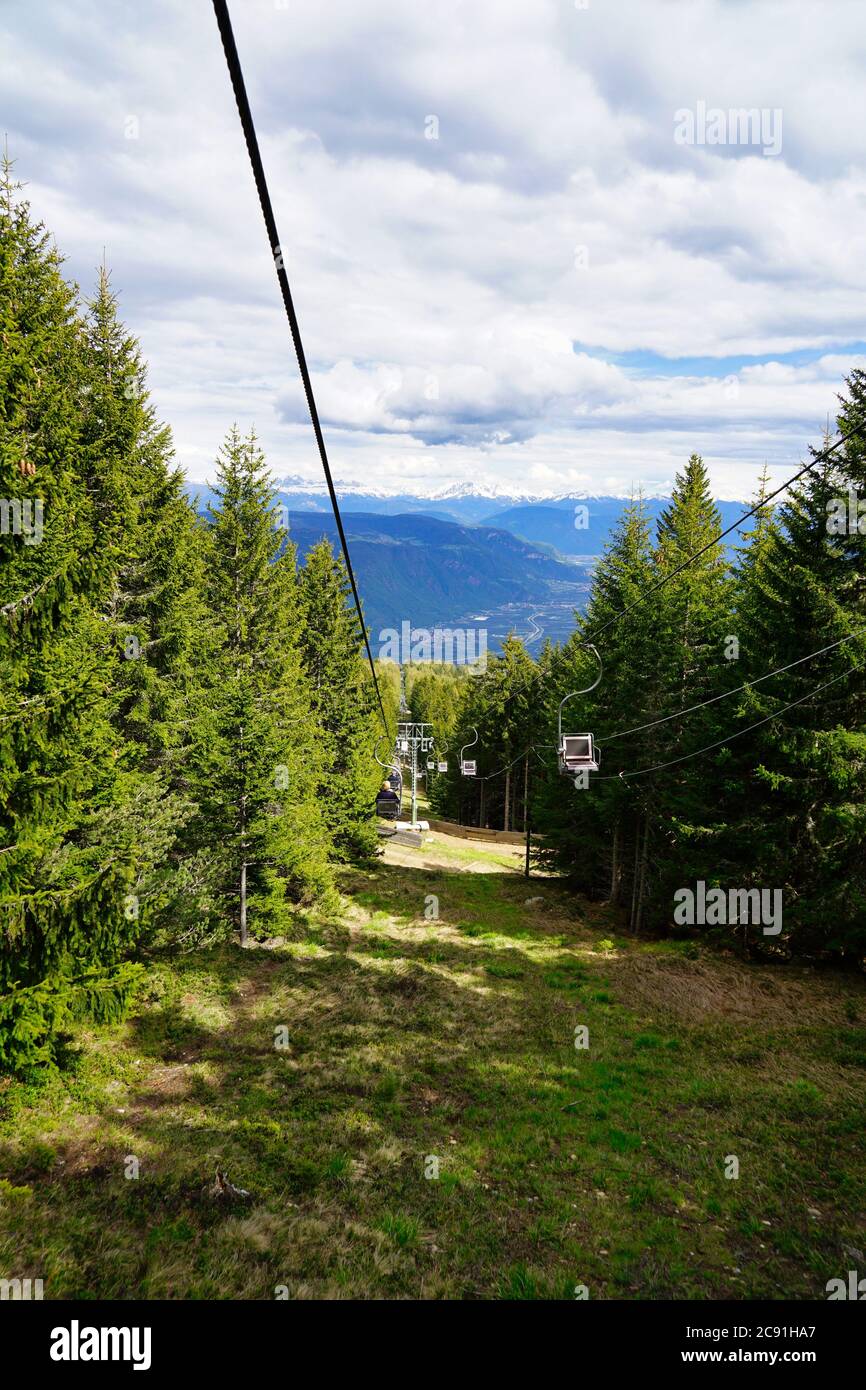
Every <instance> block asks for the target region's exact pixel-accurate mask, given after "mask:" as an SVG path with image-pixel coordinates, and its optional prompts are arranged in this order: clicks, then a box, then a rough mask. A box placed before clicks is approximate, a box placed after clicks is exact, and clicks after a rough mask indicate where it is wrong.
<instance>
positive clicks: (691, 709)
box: [596, 628, 866, 748]
mask: <svg viewBox="0 0 866 1390" xmlns="http://www.w3.org/2000/svg"><path fill="white" fill-rule="evenodd" d="M864 632H866V628H860V629H858V631H857V632H849V633H846V635H845V636H844V637H840V638H839V640H838V642H831V643H830V644H829V646H826V647H821V648H820V650H819V651H817V652H810V653H809V655H808V656H801V657H798V658H797V660H796V661H791V662H789V663H788V665H787V666H777V667H776V669H775V671H768V672H767V674H766V675H765V676H756V677H755V679H754V680H751V681H746V682H745V683H744V684H743V685H737V686H734V689H733V690H723V691H722V693H721V695H713V697H712V698H711V699H709V700H702V701H701V703H700V704H698V705H689V706H688V708H687V709H678V710H675V711H674V713H673V714H666V715H664V716H663V718H661V719H652V720H650V722H649V723H648V724H636V725H635V726H634V728H633V729H623V730H621V732H620V733H618V734H610V735H609V736H608V737H607V738H600V739H597V740H596V742H597V743H598V745H599V747H600V748H603V747H604V746H605V745H606V744H608V743H613V741H614V739H617V738H625V737H626V736H627V735H628V734H639V733H642V732H643V730H644V729H655V728H656V727H657V726H658V725H659V724H667V723H669V721H670V720H671V719H679V718H681V717H682V716H683V715H686V714H693V713H694V712H695V710H698V709H706V707H707V705H713V704H715V703H716V701H717V700H726V699H727V698H728V696H729V695H738V694H739V692H740V691H741V690H750V689H751V688H752V686H753V685H760V684H761V682H762V681H768V680H769V679H770V678H771V676H780V675H782V673H783V672H784V671H792V670H793V669H794V667H795V666H802V664H803V662H804V661H813V660H814V659H815V657H816V656H823V655H824V653H825V652H832V651H833V650H835V648H836V647H841V646H842V644H843V642H850V641H851V639H852V638H853V637H860V636H861V635H862V634H863V633H864ZM846 674H847V673H846Z"/></svg>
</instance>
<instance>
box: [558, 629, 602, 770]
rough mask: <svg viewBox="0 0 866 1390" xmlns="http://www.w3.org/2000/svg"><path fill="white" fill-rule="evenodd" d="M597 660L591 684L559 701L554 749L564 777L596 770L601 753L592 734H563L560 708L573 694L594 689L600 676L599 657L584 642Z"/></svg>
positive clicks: (587, 692)
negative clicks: (596, 668) (594, 676)
mask: <svg viewBox="0 0 866 1390" xmlns="http://www.w3.org/2000/svg"><path fill="white" fill-rule="evenodd" d="M584 645H585V646H586V649H587V651H590V652H592V654H593V656H594V657H595V659H596V661H597V662H598V675H597V676H596V678H595V680H594V681H593V683H592V685H588V686H586V688H585V689H584V690H572V691H571V693H570V694H568V695H566V696H565V697H564V698H563V699H562V700H560V702H559V715H558V723H557V740H556V750H557V754H558V757H559V770H560V772H561V773H562V774H563V776H565V777H573V776H574V775H575V774H576V773H578V772H598V769H599V765H600V763H601V753H600V752H599V750H598V748H597V747H596V745H595V739H594V738H593V736H592V734H564V733H563V732H562V709H563V706H564V705H566V704H567V703H568V701H569V700H573V699H574V697H575V695H588V694H589V692H590V691H591V690H595V687H596V686H597V685H598V683H599V681H600V680H601V676H602V666H601V657H600V656H599V654H598V652H597V651H596V649H595V647H594V646H593V645H592V643H591V642H587V643H585V644H584Z"/></svg>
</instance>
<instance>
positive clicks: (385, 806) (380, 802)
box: [373, 738, 403, 821]
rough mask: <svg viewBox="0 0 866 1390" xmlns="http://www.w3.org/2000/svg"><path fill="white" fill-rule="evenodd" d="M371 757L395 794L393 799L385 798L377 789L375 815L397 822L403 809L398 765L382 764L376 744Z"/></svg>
mask: <svg viewBox="0 0 866 1390" xmlns="http://www.w3.org/2000/svg"><path fill="white" fill-rule="evenodd" d="M381 742H382V740H381V738H380V739H379V743H381ZM373 757H374V758H375V759H376V762H377V763H378V764H379V766H380V767H382V768H384V769H385V771H386V773H387V774H388V776H387V778H386V780H387V782H388V783H389V785H390V787H391V790H392V791H393V792H395V793H396V799H395V798H394V797H390V796H387V795H386V794H385V792H384V789H382V788H380V789H379V791H378V792H377V793H376V815H377V816H381V817H382V819H383V820H394V821H396V820H399V819H400V812H401V811H402V809H403V773H402V772H401V770H400V767H399V764H398V763H396V762H392V763H383V762H382V759H381V758H380V757H379V744H378V743H377V745H376V747H375V748H374V750H373Z"/></svg>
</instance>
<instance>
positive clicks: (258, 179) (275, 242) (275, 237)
mask: <svg viewBox="0 0 866 1390" xmlns="http://www.w3.org/2000/svg"><path fill="white" fill-rule="evenodd" d="M213 7H214V13H215V15H216V21H217V24H218V26H219V31H220V38H221V39H222V45H223V50H224V52H225V57H226V63H227V65H228V70H229V77H230V78H231V84H232V87H233V89H234V94H235V101H236V102H237V107H238V114H239V115H240V118H241V126H242V128H243V133H244V139H245V140H246V146H247V154H248V155H249V159H250V165H251V166H252V171H253V178H254V179H255V183H256V190H257V192H258V195H259V203H260V205H261V209H262V216H263V217H264V219H265V226H266V228H267V232H268V238H269V241H270V248H271V255H272V257H273V260H274V266H275V268H276V272H277V279H278V280H279V282H280V290H281V291H282V296H283V304H284V305H285V309H286V315H287V317H288V320H289V327H290V329H291V331H292V342H293V343H294V346H295V355H296V356H297V359H298V367H299V369H300V373H301V380H302V381H303V383H304V392H305V394H306V397H307V406H308V408H309V411H310V419H311V421H312V423H313V432H314V434H315V436H316V444H317V445H318V449H319V458H320V459H321V461H322V468H323V469H324V473H325V481H326V483H327V484H328V493H329V495H330V498H331V508H332V510H333V513H334V520H335V521H336V523H337V531H338V532H339V536H340V545H341V547H342V551H343V558H344V560H345V562H346V569H347V571H348V574H349V582H350V584H351V586H352V597H353V598H354V600H355V608H356V610H357V613H358V621H359V623H360V624H361V632H362V634H363V637H364V646H365V647H366V649H367V659H368V661H369V663H370V673H371V675H372V677H373V685H374V687H375V690H376V697H377V699H378V701H379V710H380V713H381V715H382V724H383V726H384V729H385V732H386V733H387V732H388V718H387V715H386V714H385V705H384V703H383V701H382V692H381V690H380V689H379V679H378V677H377V675H376V667H375V665H374V662H373V653H372V651H371V650H370V638H369V636H368V634H367V628H366V624H365V623H364V615H363V613H362V611H361V600H360V598H359V596H358V586H357V584H356V583H355V572H354V570H353V569H352V561H351V558H350V556H349V545H348V542H347V540H346V533H345V531H344V529H343V519H342V517H341V516H340V506H339V503H338V501H337V494H336V491H335V489H334V480H333V478H332V476H331V465H330V463H329V462H328V452H327V449H326V448H325V439H324V435H323V434H322V426H321V423H320V421H319V412H318V408H317V406H316V400H315V396H314V395H313V383H312V381H311V379H310V372H309V368H308V367H307V358H306V354H305V352H304V345H303V342H302V341H301V330H300V326H299V324H298V316H297V314H296V313H295V306H294V302H293V300H292V291H291V289H290V287H289V277H288V275H287V274H286V270H285V266H284V265H283V255H282V252H281V249H280V248H281V242H280V235H279V232H278V231H277V223H276V219H275V218H274V210H273V207H272V205H271V197H270V193H269V192H268V184H267V179H266V178H265V170H264V165H263V164H262V157H261V154H260V153H259V142H258V139H257V136H256V128H255V124H254V123H253V117H252V112H251V110H250V103H249V99H248V97H247V91H246V86H245V85H244V76H243V70H242V69H241V63H240V59H239V57H238V51H237V47H236V45H235V39H234V34H233V32H232V25H231V20H230V18H229V11H228V5H227V4H226V0H213Z"/></svg>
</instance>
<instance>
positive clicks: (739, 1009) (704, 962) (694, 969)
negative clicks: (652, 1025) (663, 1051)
mask: <svg viewBox="0 0 866 1390" xmlns="http://www.w3.org/2000/svg"><path fill="white" fill-rule="evenodd" d="M608 972H609V976H610V981H611V985H612V986H613V987H614V988H615V990H616V994H617V999H618V1001H619V1002H621V1003H623V1004H626V1005H629V1006H633V1007H637V1008H642V1009H645V1010H647V1011H648V1012H653V1013H658V1012H661V1011H666V1012H668V1013H671V1014H673V1015H674V1016H675V1017H676V1018H680V1019H683V1020H685V1021H686V1022H703V1021H709V1020H712V1019H713V1018H726V1019H732V1018H739V1019H742V1020H743V1021H744V1022H749V1023H755V1022H766V1023H771V1024H772V1025H773V1027H781V1028H785V1027H788V1028H792V1029H794V1028H802V1027H807V1026H810V1025H815V1024H819V1023H833V1022H836V1021H838V1020H839V1018H840V1016H841V1013H842V1008H843V1000H845V999H850V1000H852V1001H853V1002H854V1003H855V1005H857V1006H858V1008H859V1009H860V1010H861V1011H862V1015H863V1017H866V981H864V980H862V979H860V978H859V977H856V976H851V975H845V974H842V973H841V972H838V971H833V972H829V971H828V972H827V973H826V974H824V973H823V972H821V971H819V970H813V969H810V968H809V967H808V966H805V967H804V966H793V965H779V966H773V967H772V968H770V967H768V966H766V965H756V966H754V967H749V966H744V965H743V964H742V963H741V962H740V961H726V960H724V959H718V958H712V957H709V956H701V957H699V958H698V959H696V960H689V959H687V958H685V957H677V956H669V955H653V954H652V953H650V952H640V953H634V954H628V955H624V956H621V957H619V958H618V959H611V960H610V963H609V965H608Z"/></svg>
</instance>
